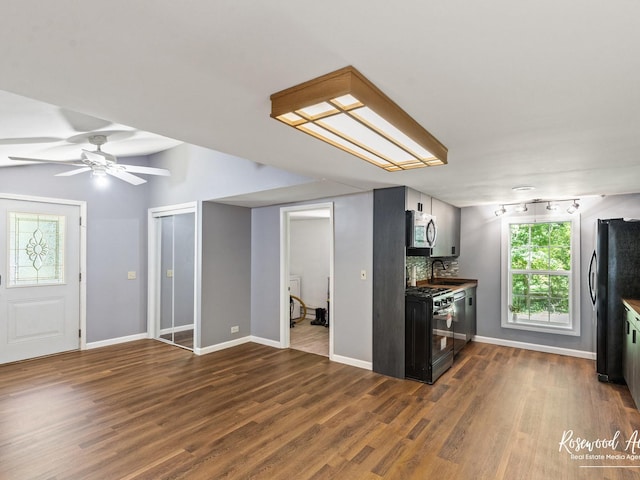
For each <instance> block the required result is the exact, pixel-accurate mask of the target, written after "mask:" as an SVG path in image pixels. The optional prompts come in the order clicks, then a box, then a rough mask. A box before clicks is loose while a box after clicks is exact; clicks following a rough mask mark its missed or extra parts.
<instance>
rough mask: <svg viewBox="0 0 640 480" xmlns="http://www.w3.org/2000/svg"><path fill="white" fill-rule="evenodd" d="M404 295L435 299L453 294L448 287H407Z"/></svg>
mask: <svg viewBox="0 0 640 480" xmlns="http://www.w3.org/2000/svg"><path fill="white" fill-rule="evenodd" d="M404 293H405V295H411V296H413V297H428V298H433V297H437V296H440V295H446V294H447V293H451V289H450V288H448V287H407V288H406V290H405V292H404Z"/></svg>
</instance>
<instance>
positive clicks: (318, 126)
mask: <svg viewBox="0 0 640 480" xmlns="http://www.w3.org/2000/svg"><path fill="white" fill-rule="evenodd" d="M271 117H272V118H275V119H277V120H280V121H281V122H283V123H285V124H287V125H290V126H292V127H294V128H296V129H298V130H300V131H303V132H305V133H307V134H309V135H311V136H313V137H316V138H317V139H319V140H322V141H324V142H327V143H329V144H331V145H333V146H334V147H338V148H340V149H341V150H344V151H345V152H348V153H351V154H352V155H355V156H356V157H360V158H361V159H362V160H366V161H367V162H369V163H372V164H374V165H376V166H377V167H380V168H383V169H385V170H386V171H388V172H399V171H402V170H410V169H413V168H421V167H433V166H437V165H444V164H446V163H447V147H445V146H444V145H443V144H442V143H440V142H439V141H438V139H437V138H435V137H434V136H433V135H431V134H430V133H429V132H427V131H426V130H425V129H424V128H423V127H422V126H421V125H420V124H419V123H418V122H416V121H415V120H414V119H413V118H411V117H410V116H409V114H407V113H406V112H405V111H404V110H402V109H401V108H400V107H399V106H398V105H396V104H395V103H394V102H393V100H391V99H390V98H389V97H387V96H386V95H385V94H384V93H382V91H380V90H379V89H378V88H377V87H376V86H375V85H374V84H372V83H371V82H370V81H369V80H367V79H366V78H365V77H364V76H363V75H362V74H361V73H360V72H358V71H357V70H356V69H355V68H353V67H345V68H342V69H340V70H337V71H335V72H332V73H328V74H326V75H323V76H321V77H318V78H316V79H314V80H310V81H308V82H305V83H301V84H300V85H296V86H295V87H291V88H287V89H286V90H282V91H281V92H278V93H274V94H273V95H271Z"/></svg>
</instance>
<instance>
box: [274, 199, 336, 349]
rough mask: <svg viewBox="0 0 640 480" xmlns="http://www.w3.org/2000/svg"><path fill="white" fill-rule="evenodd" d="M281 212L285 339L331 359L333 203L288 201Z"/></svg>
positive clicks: (290, 345)
mask: <svg viewBox="0 0 640 480" xmlns="http://www.w3.org/2000/svg"><path fill="white" fill-rule="evenodd" d="M280 212H281V241H280V246H281V257H280V258H281V289H280V290H281V318H280V321H281V343H282V345H283V347H284V348H292V349H295V350H302V351H305V352H308V353H315V354H319V355H324V356H327V357H329V358H330V359H331V358H332V357H333V331H334V329H333V320H334V318H333V304H332V302H331V298H332V297H333V251H334V234H333V203H322V204H314V205H304V206H297V207H283V208H281V210H280ZM301 307H302V308H301ZM305 309H306V315H305V312H304V311H305Z"/></svg>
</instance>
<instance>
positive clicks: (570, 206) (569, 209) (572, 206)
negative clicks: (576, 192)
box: [567, 200, 580, 214]
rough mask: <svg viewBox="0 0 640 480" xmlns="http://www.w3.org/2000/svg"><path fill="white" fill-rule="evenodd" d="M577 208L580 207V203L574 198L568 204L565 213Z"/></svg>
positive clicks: (572, 211)
mask: <svg viewBox="0 0 640 480" xmlns="http://www.w3.org/2000/svg"><path fill="white" fill-rule="evenodd" d="M579 208H580V204H579V203H578V201H577V200H574V201H573V203H572V204H571V205H569V208H567V213H569V214H573V213H576V212H577V211H578V209H579Z"/></svg>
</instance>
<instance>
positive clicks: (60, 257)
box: [0, 198, 80, 363]
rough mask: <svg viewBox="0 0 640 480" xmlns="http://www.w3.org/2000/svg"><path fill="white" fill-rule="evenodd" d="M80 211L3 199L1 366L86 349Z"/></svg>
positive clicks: (0, 235)
mask: <svg viewBox="0 0 640 480" xmlns="http://www.w3.org/2000/svg"><path fill="white" fill-rule="evenodd" d="M79 329H80V206H79V205H68V204H59V203H48V202H37V201H27V200H14V199H1V198H0V363H6V362H13V361H17V360H24V359H27V358H33V357H40V356H43V355H50V354H53V353H59V352H65V351H68V350H77V349H78V348H79V347H80V334H79Z"/></svg>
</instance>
